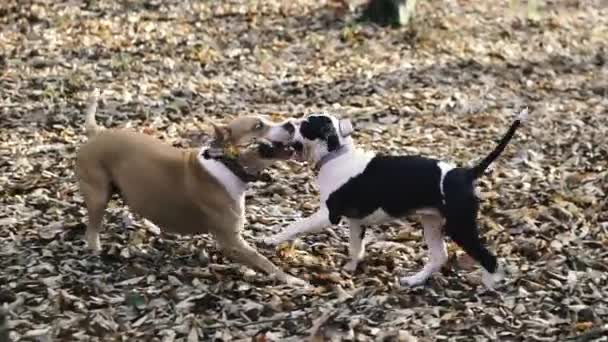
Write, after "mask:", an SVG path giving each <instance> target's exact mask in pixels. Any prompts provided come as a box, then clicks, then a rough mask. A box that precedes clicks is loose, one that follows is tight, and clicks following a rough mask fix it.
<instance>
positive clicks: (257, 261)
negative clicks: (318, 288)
mask: <svg viewBox="0 0 608 342" xmlns="http://www.w3.org/2000/svg"><path fill="white" fill-rule="evenodd" d="M216 239H217V241H218V243H219V245H220V249H222V251H224V252H225V253H226V254H227V255H229V256H230V257H231V258H234V260H235V261H237V262H239V263H242V264H244V265H247V266H249V267H252V268H255V269H258V270H262V271H264V272H266V273H267V274H269V275H271V276H275V277H277V279H279V280H280V281H282V282H285V283H287V284H291V285H300V286H304V285H306V284H307V283H306V282H305V281H304V280H301V279H298V278H296V277H294V276H291V275H289V274H287V273H285V272H283V271H282V270H281V269H279V268H278V267H277V266H276V265H275V264H273V263H272V262H271V261H270V260H268V259H267V258H266V257H265V256H263V255H262V254H260V253H259V252H258V251H257V250H255V248H253V247H251V246H250V245H249V244H248V243H247V241H245V240H244V239H243V237H242V236H240V235H239V234H235V235H233V236H230V237H229V236H216Z"/></svg>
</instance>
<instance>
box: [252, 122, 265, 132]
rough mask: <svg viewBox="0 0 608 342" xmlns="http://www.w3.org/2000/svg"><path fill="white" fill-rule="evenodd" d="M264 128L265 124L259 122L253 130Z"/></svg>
mask: <svg viewBox="0 0 608 342" xmlns="http://www.w3.org/2000/svg"><path fill="white" fill-rule="evenodd" d="M262 128H264V123H263V122H262V121H258V122H257V123H256V124H255V126H253V129H255V130H256V131H259V130H261V129H262Z"/></svg>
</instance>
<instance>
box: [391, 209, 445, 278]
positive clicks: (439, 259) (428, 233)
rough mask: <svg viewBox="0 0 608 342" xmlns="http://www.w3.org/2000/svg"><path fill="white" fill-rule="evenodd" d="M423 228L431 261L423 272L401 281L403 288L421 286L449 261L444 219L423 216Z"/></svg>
mask: <svg viewBox="0 0 608 342" xmlns="http://www.w3.org/2000/svg"><path fill="white" fill-rule="evenodd" d="M421 221H422V227H423V228H424V240H425V241H426V245H427V247H428V249H429V251H428V253H429V260H428V261H427V263H426V264H425V265H424V267H423V268H422V270H420V271H419V272H418V273H416V274H414V275H411V276H409V277H403V278H401V279H400V283H401V285H402V286H416V285H421V284H423V283H424V282H426V280H427V279H428V278H429V277H430V276H431V274H433V273H435V272H437V271H439V270H440V269H441V267H442V266H443V265H444V264H445V263H446V261H448V252H447V249H446V246H445V241H444V238H443V232H442V229H443V217H441V216H435V215H423V216H421Z"/></svg>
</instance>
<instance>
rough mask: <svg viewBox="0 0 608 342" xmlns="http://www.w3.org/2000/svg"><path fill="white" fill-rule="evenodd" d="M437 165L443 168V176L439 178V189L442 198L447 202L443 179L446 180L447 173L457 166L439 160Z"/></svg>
mask: <svg viewBox="0 0 608 342" xmlns="http://www.w3.org/2000/svg"><path fill="white" fill-rule="evenodd" d="M437 166H438V167H439V169H440V170H441V178H439V191H441V200H442V201H443V203H445V192H444V191H443V181H444V180H445V175H447V174H448V172H450V171H451V170H452V169H454V168H455V166H454V165H451V164H448V163H446V162H442V161H440V162H438V163H437Z"/></svg>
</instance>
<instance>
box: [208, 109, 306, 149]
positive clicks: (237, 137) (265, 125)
mask: <svg viewBox="0 0 608 342" xmlns="http://www.w3.org/2000/svg"><path fill="white" fill-rule="evenodd" d="M213 128H214V131H215V139H214V143H215V144H216V146H217V147H219V146H220V145H221V146H224V147H225V146H242V145H248V144H249V143H251V142H253V141H255V140H259V139H264V140H268V141H270V142H272V143H283V144H286V143H288V142H289V141H290V140H291V139H292V138H293V135H294V132H295V127H294V125H293V124H292V123H291V122H290V121H284V122H280V123H275V122H272V121H269V120H267V119H265V118H263V117H260V116H242V117H239V118H236V119H234V120H232V122H230V123H229V124H227V125H216V124H213Z"/></svg>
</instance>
